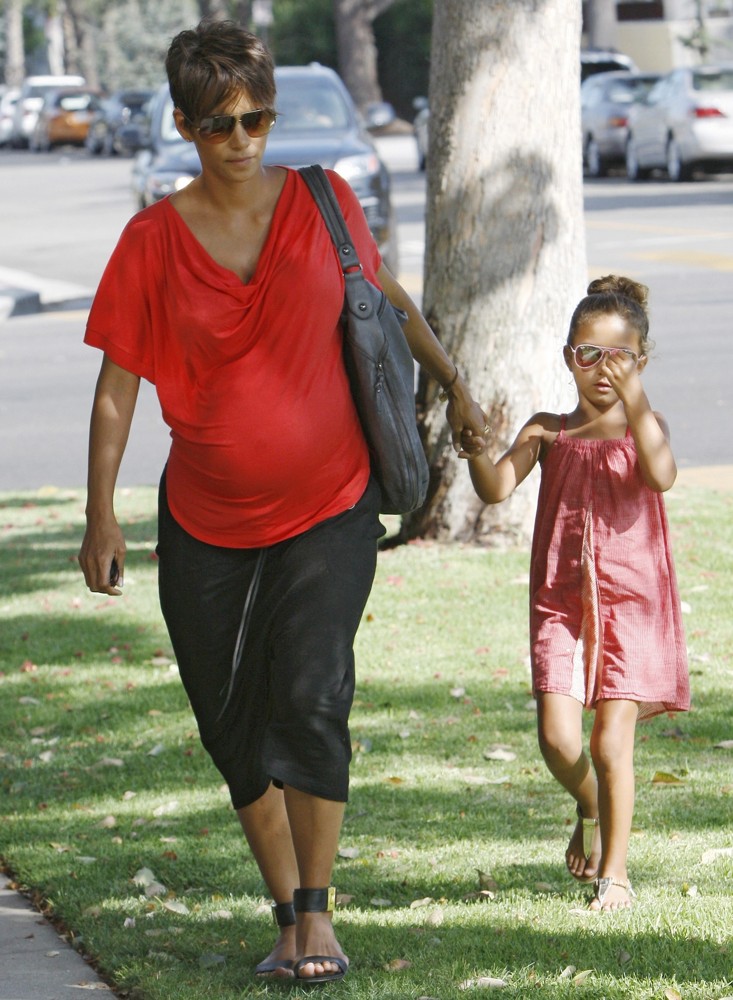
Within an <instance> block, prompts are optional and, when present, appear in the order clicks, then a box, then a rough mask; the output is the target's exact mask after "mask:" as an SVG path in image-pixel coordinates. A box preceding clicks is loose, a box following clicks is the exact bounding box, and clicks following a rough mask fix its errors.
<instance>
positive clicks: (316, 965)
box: [293, 913, 349, 979]
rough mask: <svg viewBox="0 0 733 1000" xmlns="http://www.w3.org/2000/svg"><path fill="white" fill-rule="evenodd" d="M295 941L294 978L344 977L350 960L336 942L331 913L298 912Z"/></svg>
mask: <svg viewBox="0 0 733 1000" xmlns="http://www.w3.org/2000/svg"><path fill="white" fill-rule="evenodd" d="M297 942H298V944H297V955H298V957H297V958H296V960H295V962H294V963H293V975H294V976H295V977H296V978H297V979H314V978H319V979H320V978H321V977H326V976H327V977H331V976H333V978H334V979H341V978H343V976H344V975H345V973H346V970H347V969H348V967H349V960H348V958H347V957H346V955H345V954H344V953H343V951H342V950H341V945H340V944H339V943H338V941H337V940H336V935H335V934H334V931H333V924H332V923H331V914H330V913H299V914H298V931H297Z"/></svg>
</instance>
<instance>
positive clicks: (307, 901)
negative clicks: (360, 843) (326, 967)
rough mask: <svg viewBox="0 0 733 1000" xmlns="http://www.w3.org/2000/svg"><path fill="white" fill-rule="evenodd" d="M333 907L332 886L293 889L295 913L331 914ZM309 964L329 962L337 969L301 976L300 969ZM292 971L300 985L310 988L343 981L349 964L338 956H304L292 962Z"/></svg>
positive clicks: (334, 898) (334, 897) (333, 890)
mask: <svg viewBox="0 0 733 1000" xmlns="http://www.w3.org/2000/svg"><path fill="white" fill-rule="evenodd" d="M335 905H336V889H335V888H334V886H332V885H331V886H329V887H328V888H327V889H295V891H294V892H293V907H294V908H295V912H296V913H331V912H332V911H333V909H334V906H335ZM310 962H313V963H314V964H315V965H322V964H323V963H324V962H330V963H331V964H332V965H337V966H338V969H337V971H336V972H324V973H323V974H322V975H316V976H301V975H300V971H301V969H302V968H303V966H304V965H308V964H309V963H310ZM292 969H293V974H294V976H295V978H296V979H297V980H298V982H299V983H300V984H301V985H303V986H311V985H314V984H316V983H332V982H334V983H335V982H336V981H337V980H338V979H343V978H344V976H345V975H346V973H347V972H348V971H349V963H348V962H347V961H346V959H343V958H340V957H339V956H338V955H306V956H305V957H304V958H301V959H299V960H298V961H297V962H294V963H293V966H292Z"/></svg>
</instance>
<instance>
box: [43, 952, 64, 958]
mask: <svg viewBox="0 0 733 1000" xmlns="http://www.w3.org/2000/svg"><path fill="white" fill-rule="evenodd" d="M60 954H61V952H60V951H47V952H46V958H58V956H59V955H60Z"/></svg>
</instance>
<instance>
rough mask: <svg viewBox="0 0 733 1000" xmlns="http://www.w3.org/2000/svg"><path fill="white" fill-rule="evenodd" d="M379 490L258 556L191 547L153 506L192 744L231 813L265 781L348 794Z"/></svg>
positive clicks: (322, 793)
mask: <svg viewBox="0 0 733 1000" xmlns="http://www.w3.org/2000/svg"><path fill="white" fill-rule="evenodd" d="M379 502H380V500H379V489H378V487H377V486H376V484H375V483H374V482H373V480H370V482H369V485H368V486H367V489H366V491H365V493H364V495H363V496H362V498H361V499H360V500H359V502H358V503H357V504H356V505H355V506H354V507H352V508H351V509H350V510H347V511H345V512H344V513H343V514H338V515H337V516H335V517H331V518H328V519H327V520H326V521H323V522H321V523H320V524H317V525H315V526H314V527H313V528H310V529H309V530H308V531H306V532H303V534H301V535H297V536H295V537H294V538H289V539H286V540H285V541H283V542H278V543H277V544H275V545H271V546H268V547H265V548H261V549H232V548H224V547H220V546H216V545H209V544H207V543H206V542H201V541H199V540H198V539H196V538H193V536H191V535H190V534H188V532H186V531H184V529H183V528H182V527H181V526H180V525H179V524H178V522H177V521H176V520H175V519H174V518H173V516H172V515H171V513H170V509H169V507H168V502H167V497H166V487H165V473H164V474H163V478H162V479H161V484H160V493H159V509H158V517H159V523H158V548H157V552H158V556H159V591H160V604H161V608H162V611H163V617H164V618H165V622H166V625H167V626H168V631H169V634H170V637H171V642H172V644H173V649H174V652H175V655H176V659H177V662H178V669H179V672H180V675H181V679H182V681H183V684H184V687H185V689H186V693H187V694H188V698H189V700H190V703H191V707H192V709H193V712H194V715H195V716H196V721H197V723H198V728H199V733H200V736H201V741H202V743H203V745H204V747H205V748H206V750H207V751H208V752H209V754H210V755H211V758H212V760H213V761H214V763H215V765H216V766H217V768H218V769H219V771H220V772H221V774H222V775H223V777H224V779H225V780H226V782H227V785H228V786H229V791H230V794H231V798H232V804H233V805H234V807H235V809H239V808H241V807H243V806H246V805H249V804H250V803H252V802H254V801H256V800H257V799H258V798H260V796H262V795H263V794H264V793H265V791H266V790H267V787H268V785H269V784H270V782H274V783H275V784H277V785H279V786H282V785H289V786H291V787H293V788H296V789H298V790H299V791H302V792H306V793H307V794H310V795H316V796H319V797H321V798H324V799H330V800H333V801H336V802H345V801H346V799H347V797H348V787H349V762H350V760H351V738H350V735H349V728H348V717H349V712H350V710H351V703H352V701H353V696H354V651H353V645H354V637H355V635H356V630H357V628H358V626H359V623H360V621H361V617H362V614H363V611H364V606H365V604H366V601H367V598H368V596H369V592H370V590H371V586H372V582H373V579H374V572H375V569H376V557H377V540H378V539H379V538H380V537H381V536H382V535H383V534H384V528H383V526H382V524H381V522H380V521H379Z"/></svg>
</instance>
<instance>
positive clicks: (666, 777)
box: [652, 771, 685, 785]
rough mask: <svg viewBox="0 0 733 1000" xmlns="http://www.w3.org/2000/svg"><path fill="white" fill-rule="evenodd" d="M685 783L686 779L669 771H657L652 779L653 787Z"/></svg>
mask: <svg viewBox="0 0 733 1000" xmlns="http://www.w3.org/2000/svg"><path fill="white" fill-rule="evenodd" d="M684 783H685V781H684V778H680V777H678V776H677V775H676V774H670V772H669V771H657V772H656V773H655V775H654V777H653V778H652V784H653V785H683V784H684Z"/></svg>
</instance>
